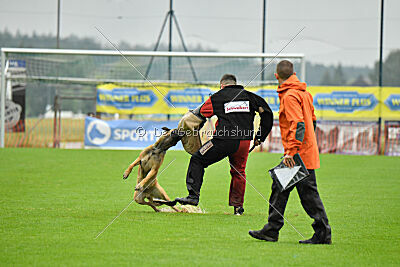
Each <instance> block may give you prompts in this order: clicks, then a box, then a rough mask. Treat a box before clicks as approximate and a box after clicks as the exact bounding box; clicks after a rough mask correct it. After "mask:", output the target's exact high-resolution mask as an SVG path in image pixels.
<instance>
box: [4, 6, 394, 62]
mask: <svg viewBox="0 0 400 267" xmlns="http://www.w3.org/2000/svg"><path fill="white" fill-rule="evenodd" d="M262 2H263V1H262V0H246V1H243V0H213V1H212V0H202V1H199V0H174V10H175V14H176V16H177V18H178V21H179V24H180V26H181V29H182V31H183V34H184V36H185V41H186V43H187V44H191V45H196V44H198V43H200V44H202V45H203V46H205V47H209V48H214V49H217V50H219V51H221V52H260V51H261V32H262V30H261V29H262V24H261V18H262ZM380 2H381V1H380V0H329V1H328V0H303V1H296V0H267V21H266V27H267V28H266V29H267V30H266V37H267V43H266V49H267V52H271V53H273V52H278V51H279V50H280V49H281V48H282V47H283V46H284V45H285V44H286V43H287V42H288V41H289V40H290V39H291V38H292V37H293V36H294V35H295V34H296V33H297V32H298V31H299V30H300V29H301V28H302V27H304V26H305V27H306V28H305V30H304V31H303V32H302V33H301V34H300V35H299V36H298V38H296V39H295V40H294V41H293V43H291V44H290V45H289V46H288V47H287V49H285V50H284V52H286V53H304V54H305V55H306V58H307V59H308V60H310V61H312V62H314V63H324V64H332V63H333V64H337V63H339V62H341V63H342V64H343V65H359V66H364V65H368V66H372V65H373V62H374V61H375V60H377V59H378V57H379V51H378V48H379V28H380ZM0 4H1V9H0V29H2V30H3V29H4V28H7V29H8V30H9V31H11V32H15V31H17V30H18V29H19V30H20V32H22V33H32V32H33V31H36V32H37V33H50V32H51V33H54V35H55V34H56V14H57V0H40V1H39V0H36V1H34V0H0ZM168 8H169V1H168V0H141V1H139V0H61V37H65V36H68V35H70V34H76V35H78V36H90V37H94V38H96V39H97V40H98V41H100V42H101V43H103V44H105V41H104V39H102V38H103V37H102V36H100V35H99V33H98V32H97V31H96V30H95V28H94V27H95V26H97V27H99V28H101V29H103V31H104V33H105V34H106V35H107V36H108V37H109V38H110V39H111V40H112V41H113V42H118V41H120V40H125V41H128V42H130V43H131V44H146V45H148V44H154V43H155V41H156V39H157V36H158V34H159V31H160V28H161V25H162V22H163V19H164V17H165V14H166V12H167V10H168ZM384 26H385V29H384V55H387V54H388V53H389V52H390V51H391V50H394V49H400V1H399V0H385V21H384ZM167 36H168V32H167V31H166V32H165V33H164V36H163V42H164V43H166V42H167ZM173 39H174V44H178V42H179V39H178V33H177V31H174V32H173Z"/></svg>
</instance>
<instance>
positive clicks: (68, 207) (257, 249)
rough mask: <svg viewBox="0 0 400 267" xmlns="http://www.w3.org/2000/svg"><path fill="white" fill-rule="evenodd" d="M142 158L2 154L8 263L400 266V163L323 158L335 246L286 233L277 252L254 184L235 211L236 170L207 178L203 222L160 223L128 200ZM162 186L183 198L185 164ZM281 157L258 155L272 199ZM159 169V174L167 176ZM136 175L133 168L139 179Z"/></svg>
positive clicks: (293, 214)
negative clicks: (133, 166)
mask: <svg viewBox="0 0 400 267" xmlns="http://www.w3.org/2000/svg"><path fill="white" fill-rule="evenodd" d="M137 154H138V151H99V150H56V149H22V148H19V149H1V150H0V158H1V166H0V193H1V199H0V201H1V202H0V203H1V204H0V220H1V223H0V242H1V245H0V263H1V265H27V264H29V265H74V266H76V265H121V264H123V265H135V266H142V265H144V266H155V265H169V266H177V265H178V266H182V265H211V266H214V265H225V266H229V265H231V266H233V265H247V266H257V265H258V266H261V265H263V266H265V265H283V266H284V265H314V266H316V265H398V264H399V263H400V215H399V212H400V159H399V158H395V157H383V156H370V157H365V156H344V155H322V156H321V165H322V168H321V169H320V170H318V171H317V182H318V185H319V190H320V194H321V196H322V200H323V201H324V204H325V207H326V210H327V213H328V217H329V219H330V223H331V226H332V235H333V236H332V238H333V245H331V246H326V245H316V246H312V245H300V244H298V240H299V239H301V237H300V236H299V235H298V234H297V233H296V232H295V231H294V230H293V229H292V228H291V227H290V226H289V225H285V226H284V228H283V229H282V231H281V233H280V239H279V242H277V243H268V242H264V241H258V240H255V239H252V238H250V237H249V235H248V230H250V229H259V228H261V227H262V226H263V225H264V224H265V223H266V216H267V204H266V202H265V200H263V198H262V197H261V196H260V195H258V194H257V193H256V192H255V191H254V190H253V189H252V188H251V187H250V186H248V187H247V191H246V196H245V215H244V216H233V215H231V213H232V208H231V207H229V206H228V190H229V183H230V176H229V168H228V166H229V165H228V163H227V162H226V161H222V162H220V163H218V164H215V165H213V166H211V167H209V168H208V169H207V170H206V175H205V183H204V185H203V188H202V192H201V200H200V204H201V206H202V207H203V208H204V209H205V210H206V214H181V213H180V214H177V213H155V212H153V211H152V209H151V208H149V207H147V206H140V205H138V204H136V203H133V204H132V205H131V206H130V207H129V208H128V209H127V210H126V211H125V212H124V213H123V214H122V215H121V216H120V217H119V218H118V219H117V220H116V221H115V222H114V223H113V224H112V225H111V226H110V227H109V228H108V229H107V230H106V231H105V232H104V233H103V234H102V235H100V237H99V238H98V239H94V238H95V237H96V235H97V234H98V233H99V232H100V231H101V230H102V229H103V228H104V227H105V226H106V225H107V224H108V223H109V222H110V221H111V220H112V219H113V218H114V217H115V216H116V215H117V214H118V213H119V212H120V211H121V210H122V209H123V208H124V207H126V205H128V203H129V202H130V201H131V198H132V192H133V187H134V184H135V182H136V179H135V176H136V175H134V176H133V177H132V176H131V177H130V179H128V180H126V181H124V180H122V172H123V170H124V169H125V168H126V167H127V165H128V164H129V163H130V162H131V161H132V160H133V159H135V158H136V156H137ZM173 159H176V160H175V161H174V163H172V165H171V166H170V167H169V168H168V169H166V171H165V172H164V173H163V174H162V175H161V176H160V177H159V182H160V184H161V185H162V186H163V187H164V188H165V190H166V191H167V193H168V195H169V196H170V197H171V198H175V197H178V196H186V194H187V192H186V187H185V176H186V168H187V165H188V161H189V156H188V155H187V154H186V153H185V152H177V151H169V152H168V153H167V156H166V158H165V161H164V164H163V166H164V167H165V166H166V165H167V164H168V163H169V162H170V161H171V160H173ZM278 161H279V155H277V154H268V153H253V154H251V155H250V158H249V161H248V166H247V175H248V180H249V181H250V182H251V183H252V184H253V185H254V186H255V187H256V188H257V189H258V190H259V191H260V192H262V194H263V195H264V196H265V197H266V198H268V197H269V193H270V187H271V179H270V178H269V177H267V173H266V172H267V170H268V168H270V167H273V166H274V165H276V164H277V163H278ZM162 168H163V167H162ZM135 174H136V170H135ZM285 215H286V216H287V218H288V220H289V221H290V222H291V223H292V224H293V225H295V226H296V228H297V229H298V230H299V231H300V232H301V233H303V234H304V235H305V236H306V237H310V236H311V235H312V228H311V223H312V220H311V219H310V218H309V217H308V216H307V215H306V213H305V212H304V211H303V209H302V208H301V205H300V201H299V198H298V196H297V192H296V191H295V190H294V191H293V192H292V194H291V197H290V199H289V203H288V207H287V209H286V214H285Z"/></svg>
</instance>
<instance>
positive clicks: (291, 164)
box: [283, 155, 296, 168]
mask: <svg viewBox="0 0 400 267" xmlns="http://www.w3.org/2000/svg"><path fill="white" fill-rule="evenodd" d="M283 164H285V165H286V166H288V167H289V168H293V167H294V165H296V162H294V159H293V157H292V156H290V155H285V156H284V157H283Z"/></svg>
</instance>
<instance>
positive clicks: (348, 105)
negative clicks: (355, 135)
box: [314, 91, 378, 113]
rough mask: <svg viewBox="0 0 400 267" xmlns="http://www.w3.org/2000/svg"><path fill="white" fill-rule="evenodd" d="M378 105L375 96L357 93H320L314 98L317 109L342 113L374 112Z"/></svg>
mask: <svg viewBox="0 0 400 267" xmlns="http://www.w3.org/2000/svg"><path fill="white" fill-rule="evenodd" d="M377 104H378V100H377V99H376V97H375V96H374V95H373V94H360V93H358V92H356V91H345V92H340V91H334V92H332V93H326V94H324V93H318V94H316V95H315V97H314V106H315V108H316V109H321V110H324V109H325V110H329V109H331V110H334V111H336V112H340V113H352V112H354V111H357V110H373V109H374V108H375V106H376V105H377Z"/></svg>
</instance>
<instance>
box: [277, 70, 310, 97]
mask: <svg viewBox="0 0 400 267" xmlns="http://www.w3.org/2000/svg"><path fill="white" fill-rule="evenodd" d="M306 88H307V84H306V83H303V82H300V81H299V79H298V78H297V76H296V73H295V74H293V75H292V76H290V77H289V78H288V79H287V80H286V81H284V82H283V83H282V84H281V85H279V87H278V90H277V91H278V93H281V92H283V91H285V90H288V89H295V90H300V91H305V90H306Z"/></svg>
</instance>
